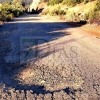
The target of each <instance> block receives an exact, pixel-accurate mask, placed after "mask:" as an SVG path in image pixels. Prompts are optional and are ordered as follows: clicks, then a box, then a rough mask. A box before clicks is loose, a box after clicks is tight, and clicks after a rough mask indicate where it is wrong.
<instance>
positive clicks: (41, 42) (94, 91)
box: [0, 15, 100, 100]
mask: <svg viewBox="0 0 100 100" xmlns="http://www.w3.org/2000/svg"><path fill="white" fill-rule="evenodd" d="M80 26H81V25H80ZM0 100H100V39H98V38H96V37H95V36H92V35H90V34H88V33H87V32H86V31H85V32H84V31H83V30H82V29H81V28H80V27H79V26H78V27H72V26H69V25H68V24H67V22H65V21H62V20H58V19H57V18H56V17H48V16H42V15H26V16H21V17H18V18H15V19H14V20H13V21H11V22H7V23H6V24H4V25H3V26H2V27H0Z"/></svg>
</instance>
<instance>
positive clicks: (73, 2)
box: [42, 0, 100, 24]
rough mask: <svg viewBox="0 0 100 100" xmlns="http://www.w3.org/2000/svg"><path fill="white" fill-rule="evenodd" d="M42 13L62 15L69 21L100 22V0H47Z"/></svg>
mask: <svg viewBox="0 0 100 100" xmlns="http://www.w3.org/2000/svg"><path fill="white" fill-rule="evenodd" d="M46 1H47V5H48V6H47V7H46V8H45V9H44V10H43V12H42V14H46V15H47V14H48V15H51V16H54V15H60V16H62V17H63V18H64V19H66V20H67V21H72V22H83V23H86V22H87V23H97V24H100V0H49V1H48V0H46Z"/></svg>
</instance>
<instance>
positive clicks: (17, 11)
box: [0, 0, 25, 21]
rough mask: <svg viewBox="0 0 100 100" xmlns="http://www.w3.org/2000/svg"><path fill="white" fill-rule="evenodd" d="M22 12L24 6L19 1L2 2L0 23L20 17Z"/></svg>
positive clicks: (0, 5)
mask: <svg viewBox="0 0 100 100" xmlns="http://www.w3.org/2000/svg"><path fill="white" fill-rule="evenodd" d="M24 11H25V8H24V5H23V3H22V2H21V1H20V0H13V1H11V2H10V1H9V2H3V3H1V4H0V21H9V20H11V19H13V18H14V17H18V16H19V15H22V14H23V13H24Z"/></svg>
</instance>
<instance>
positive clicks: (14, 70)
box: [0, 17, 81, 94]
mask: <svg viewBox="0 0 100 100" xmlns="http://www.w3.org/2000/svg"><path fill="white" fill-rule="evenodd" d="M31 20H32V18H30V19H20V18H19V19H17V20H15V21H12V22H11V23H8V24H4V25H3V27H2V28H0V74H1V75H0V84H5V86H6V87H7V88H15V90H25V91H27V90H33V92H34V93H37V94H47V93H51V94H52V92H54V91H49V90H48V91H46V90H45V87H44V86H43V85H40V86H39V85H31V86H29V85H24V84H21V83H20V82H19V81H18V80H17V78H18V77H15V76H16V75H18V74H19V73H20V72H21V71H23V70H24V69H25V68H26V66H27V64H26V63H24V64H20V57H19V62H17V63H12V62H9V63H8V62H6V61H5V57H6V56H7V55H8V54H9V52H11V42H10V41H9V40H7V39H8V37H11V39H15V41H14V40H13V43H14V44H16V45H17V46H18V47H16V48H17V51H16V50H15V52H17V53H19V52H20V46H22V45H20V42H21V40H20V37H22V38H23V39H25V38H26V39H31V37H33V38H34V39H35V42H34V43H35V44H34V46H37V40H38V39H42V40H43V39H44V41H43V42H38V45H40V47H41V48H42V49H40V50H39V54H38V55H39V56H40V57H39V59H41V58H43V57H46V56H48V55H50V54H52V53H54V52H58V51H59V50H58V51H49V49H48V46H47V45H45V43H50V42H53V41H54V40H57V39H59V38H61V37H64V36H67V35H71V34H70V33H67V32H66V31H63V30H66V29H67V28H73V27H75V26H72V27H71V26H68V25H65V24H67V22H39V21H38V22H37V21H36V22H35V21H34V22H27V21H31ZM33 20H39V19H38V18H37V17H36V18H34V19H33ZM17 21H19V22H17ZM68 24H69V22H68ZM18 26H20V28H21V29H19V27H18ZM80 26H81V25H80ZM40 37H41V38H40ZM16 41H17V42H16ZM73 41H76V40H71V41H67V40H66V43H68V42H73ZM62 44H63V43H62ZM16 45H15V46H16ZM46 49H48V51H47V52H44V50H46ZM15 52H14V53H15ZM36 52H37V51H36ZM36 52H35V53H36ZM19 56H20V55H19ZM35 57H36V55H35ZM32 59H34V58H32ZM39 59H38V60H39ZM27 60H30V57H29V58H28V59H27ZM33 67H34V66H33ZM51 77H52V75H51ZM62 90H64V91H65V92H66V93H69V92H70V89H69V87H66V88H65V89H62ZM58 91H61V90H58Z"/></svg>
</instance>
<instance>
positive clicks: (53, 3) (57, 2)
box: [48, 0, 63, 5]
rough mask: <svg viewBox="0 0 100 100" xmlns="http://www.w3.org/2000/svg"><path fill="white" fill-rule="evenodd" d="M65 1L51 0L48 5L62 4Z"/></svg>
mask: <svg viewBox="0 0 100 100" xmlns="http://www.w3.org/2000/svg"><path fill="white" fill-rule="evenodd" d="M62 1H63V0H49V2H48V5H55V4H59V3H61V2H62Z"/></svg>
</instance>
